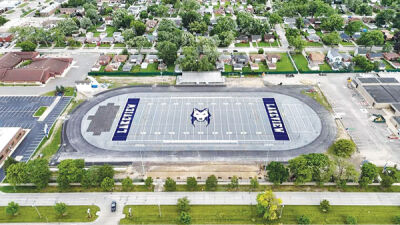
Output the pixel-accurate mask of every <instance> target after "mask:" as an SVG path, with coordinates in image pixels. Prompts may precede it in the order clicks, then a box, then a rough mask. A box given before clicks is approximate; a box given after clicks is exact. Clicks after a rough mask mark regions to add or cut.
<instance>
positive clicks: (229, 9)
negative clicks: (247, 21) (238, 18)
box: [225, 5, 235, 14]
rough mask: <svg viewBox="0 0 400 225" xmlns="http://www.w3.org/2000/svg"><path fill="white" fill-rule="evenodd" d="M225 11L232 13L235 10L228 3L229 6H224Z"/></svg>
mask: <svg viewBox="0 0 400 225" xmlns="http://www.w3.org/2000/svg"><path fill="white" fill-rule="evenodd" d="M225 13H228V14H234V13H235V11H234V10H233V7H232V6H231V5H230V6H228V7H226V8H225Z"/></svg>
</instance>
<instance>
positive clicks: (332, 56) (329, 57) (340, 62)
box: [326, 48, 351, 70]
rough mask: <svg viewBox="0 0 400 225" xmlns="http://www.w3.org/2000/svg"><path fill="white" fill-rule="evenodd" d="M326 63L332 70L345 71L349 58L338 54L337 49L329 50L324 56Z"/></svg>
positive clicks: (349, 61) (347, 55)
mask: <svg viewBox="0 0 400 225" xmlns="http://www.w3.org/2000/svg"><path fill="white" fill-rule="evenodd" d="M326 61H327V62H328V64H329V65H330V66H331V68H332V69H333V70H340V69H346V68H348V67H349V66H350V64H351V56H350V55H349V54H345V53H340V52H339V50H338V49H335V48H331V49H329V51H328V53H327V54H326Z"/></svg>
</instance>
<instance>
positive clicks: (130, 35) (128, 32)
mask: <svg viewBox="0 0 400 225" xmlns="http://www.w3.org/2000/svg"><path fill="white" fill-rule="evenodd" d="M135 36H136V32H135V31H134V30H133V29H125V30H124V31H122V37H124V41H129V40H132V39H133V38H134V37H135Z"/></svg>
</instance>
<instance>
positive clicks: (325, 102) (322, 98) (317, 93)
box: [301, 90, 332, 111]
mask: <svg viewBox="0 0 400 225" xmlns="http://www.w3.org/2000/svg"><path fill="white" fill-rule="evenodd" d="M301 93H302V94H304V95H307V96H309V97H310V98H312V99H314V100H315V101H317V102H318V103H319V104H321V105H322V106H323V107H324V108H325V109H327V110H329V111H331V110H332V107H331V105H330V104H329V102H328V100H327V99H326V97H325V96H324V94H322V92H321V91H319V90H314V91H313V92H308V91H301Z"/></svg>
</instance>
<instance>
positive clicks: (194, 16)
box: [182, 10, 201, 28]
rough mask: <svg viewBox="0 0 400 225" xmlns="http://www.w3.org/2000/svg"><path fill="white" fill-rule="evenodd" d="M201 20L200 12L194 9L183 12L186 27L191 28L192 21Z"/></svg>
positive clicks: (183, 22) (183, 23)
mask: <svg viewBox="0 0 400 225" xmlns="http://www.w3.org/2000/svg"><path fill="white" fill-rule="evenodd" d="M200 20H201V15H200V13H198V12H196V11H194V10H190V11H186V12H184V13H183V14H182V25H183V26H184V27H185V28H189V24H191V23H192V22H194V21H200Z"/></svg>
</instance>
